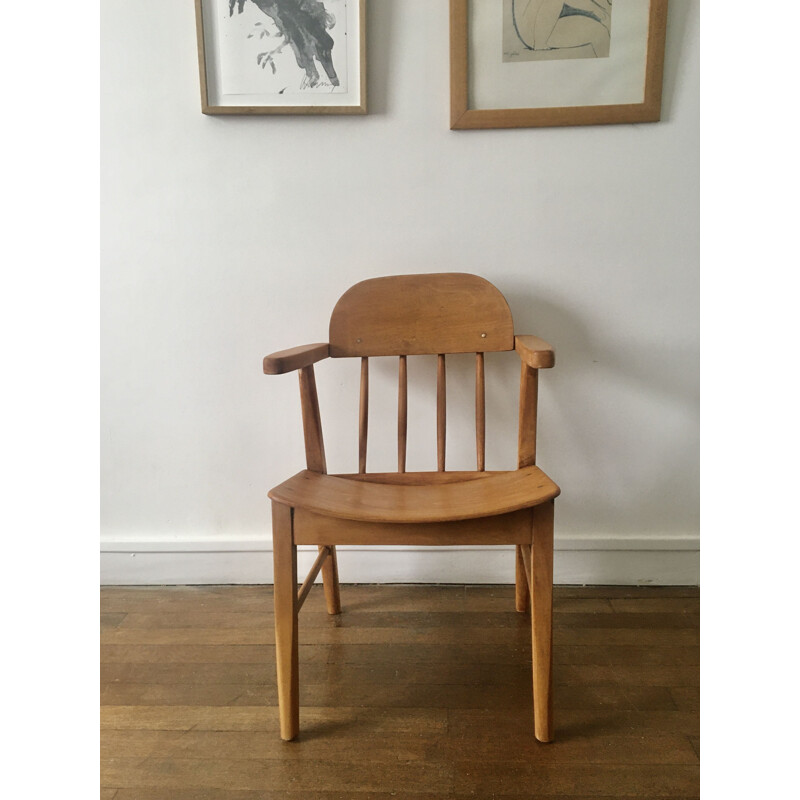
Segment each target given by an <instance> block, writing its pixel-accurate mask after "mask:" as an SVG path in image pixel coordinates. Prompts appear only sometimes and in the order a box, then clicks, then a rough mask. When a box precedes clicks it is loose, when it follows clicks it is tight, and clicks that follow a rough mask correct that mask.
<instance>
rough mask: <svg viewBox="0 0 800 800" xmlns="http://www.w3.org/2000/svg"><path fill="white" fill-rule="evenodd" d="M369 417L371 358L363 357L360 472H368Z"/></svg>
mask: <svg viewBox="0 0 800 800" xmlns="http://www.w3.org/2000/svg"><path fill="white" fill-rule="evenodd" d="M368 416H369V358H367V356H362V357H361V394H360V397H359V402H358V471H359V472H360V473H361V472H366V471H367V418H368Z"/></svg>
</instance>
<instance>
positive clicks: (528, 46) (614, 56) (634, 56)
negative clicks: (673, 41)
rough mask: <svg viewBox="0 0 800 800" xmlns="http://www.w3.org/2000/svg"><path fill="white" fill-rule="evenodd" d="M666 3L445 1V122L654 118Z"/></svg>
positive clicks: (463, 125) (481, 124)
mask: <svg viewBox="0 0 800 800" xmlns="http://www.w3.org/2000/svg"><path fill="white" fill-rule="evenodd" d="M666 24H667V0H616V3H615V4H614V7H613V11H612V0H576V1H575V2H568V3H567V2H561V1H560V0H450V128H451V129H452V130H464V129H485V128H528V127H550V126H568V125H605V124H612V123H626V122H657V121H658V120H659V119H660V117H661V85H662V75H663V69H664V44H665V38H666Z"/></svg>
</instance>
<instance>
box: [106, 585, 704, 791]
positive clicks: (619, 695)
mask: <svg viewBox="0 0 800 800" xmlns="http://www.w3.org/2000/svg"><path fill="white" fill-rule="evenodd" d="M293 588H294V587H293ZM342 592H343V600H344V605H345V609H346V610H347V612H348V613H347V614H346V615H344V616H342V617H329V616H328V615H327V613H326V606H325V598H324V593H323V591H322V588H321V587H315V588H314V589H312V590H311V592H310V594H309V595H308V599H307V602H306V606H305V608H304V610H303V618H302V626H305V627H306V629H307V632H310V633H312V634H313V635H312V636H311V637H310V638H311V639H317V640H318V643H317V644H305V643H304V644H301V646H300V647H299V650H298V660H299V665H300V668H301V669H302V670H303V676H304V677H303V697H302V700H303V705H302V706H301V708H300V716H301V721H302V728H301V732H300V734H299V736H298V737H297V741H296V742H295V743H292V744H287V743H285V742H281V740H280V738H279V736H278V725H279V717H278V708H277V681H276V675H275V670H274V666H273V663H274V662H273V655H274V646H273V645H272V644H262V645H247V644H228V645H225V644H215V643H214V642H216V641H217V640H218V639H220V638H224V637H220V636H219V634H220V633H227V632H233V633H236V631H237V630H238V631H239V632H242V631H244V632H246V631H253V632H257V633H258V634H259V635H260V636H262V638H269V636H268V635H269V628H268V626H269V624H270V622H271V619H272V615H271V614H270V613H269V609H270V608H271V605H272V603H271V599H272V596H273V590H272V587H268V586H261V587H250V586H239V587H236V586H229V587H154V588H151V587H136V588H133V587H107V588H104V589H103V590H102V592H101V612H102V613H103V614H106V615H111V614H113V615H116V616H117V617H119V616H120V615H125V618H123V619H121V620H118V621H119V622H120V626H121V627H116V626H114V627H106V628H104V629H103V630H102V631H101V658H102V661H101V702H102V706H101V710H100V712H101V713H100V722H101V783H102V794H101V797H108V798H114V800H133V799H134V798H136V800H212V799H213V800H278V799H280V800H301V798H302V800H322V798H324V800H350V799H351V798H352V797H356V796H357V797H359V798H363V800H370V799H371V800H390V798H393V799H394V800H397V798H400V799H401V800H433V798H440V797H451V798H456V799H457V800H466V798H467V797H491V796H493V795H494V796H500V797H503V798H506V800H515V799H516V800H521V798H524V797H531V796H546V797H549V798H552V800H577V798H582V800H588V798H590V797H591V798H592V800H610V799H611V798H615V800H616V799H617V798H633V797H637V798H649V797H659V798H673V800H674V799H676V798H697V797H699V775H698V766H699V757H698V754H697V750H696V747H697V743H698V736H699V712H698V710H697V708H698V706H697V696H698V695H697V684H698V680H699V666H698V664H699V649H698V647H697V645H696V642H695V644H676V643H675V642H674V641H671V639H672V638H673V637H674V636H676V635H679V636H681V637H683V636H684V635H686V634H692V635H693V637H694V638H695V640H696V637H697V630H698V625H699V619H698V615H697V606H698V590H697V589H696V588H694V589H693V588H691V587H674V588H672V587H670V588H666V587H665V588H663V589H659V588H652V587H651V588H641V587H599V588H595V587H555V588H554V591H553V609H554V614H553V617H554V621H555V625H554V638H555V639H556V643H555V645H554V648H553V655H554V666H553V680H554V683H555V685H556V686H557V691H556V692H555V694H554V695H553V699H554V706H555V709H554V710H555V712H556V714H557V720H558V728H557V737H556V739H555V741H553V742H552V743H550V744H547V745H542V744H539V743H538V742H536V740H535V739H534V738H533V735H532V734H533V723H532V721H531V717H530V700H531V677H530V675H531V673H530V659H531V622H530V620H529V619H528V618H527V617H526V615H524V614H519V613H517V612H516V611H515V609H514V597H515V588H514V586H513V585H506V586H468V587H465V586H455V585H454V586H387V585H382V586H343V587H342ZM618 601H619V602H620V603H621V605H620V608H619V609H618V610H617V609H615V608H614V605H615V604H616V603H617V602H618ZM675 601H677V602H675ZM240 603H241V605H240ZM239 609H240V610H239ZM164 614H166V615H168V616H167V618H166V619H163V618H162V615H164ZM204 614H205V615H207V622H208V624H209V625H212V626H214V627H206V628H203V627H201V626H200V622H201V620H202V617H203V615H204ZM254 614H255V615H256V617H257V619H256V622H257V627H255V628H253V627H245V626H246V624H247V623H246V622H245V620H246V618H247V617H249V616H252V615H254ZM382 617H383V618H384V619H383V623H384V627H382V628H378V627H376V626H377V625H379V624H380V623H381V618H382ZM237 618H241V622H237ZM618 618H619V619H618ZM345 620H346V623H347V624H348V625H350V627H341V626H342V623H343V622H344V621H345ZM126 622H129V623H130V624H132V625H134V626H135V627H131V628H127V629H126V628H125V627H124V625H125V624H126ZM159 624H161V625H162V627H160V628H153V627H145V626H153V625H159ZM164 624H167V625H168V627H163V626H164ZM686 624H688V625H689V626H690V627H683V626H684V625H686ZM231 625H233V626H239V627H238V628H237V627H234V628H231V627H230V626H231ZM302 626H301V627H302ZM181 631H192V632H193V634H192V635H193V637H194V638H195V640H196V641H195V643H194V644H180V643H178V642H176V641H175V638H178V639H180V638H181V634H180V632H181ZM559 631H561V632H562V633H567V634H569V635H570V636H571V637H573V640H572V641H571V642H570V643H563V644H560V643H559V642H558V636H557V634H558V633H559ZM125 633H128V634H131V633H137V634H140V635H144V638H147V634H148V633H154V634H160V633H164V634H167V637H166V639H165V640H164V642H163V643H162V644H160V645H153V644H125V645H122V644H117V643H115V642H116V639H117V637H119V635H120V634H125ZM343 634H344V635H343ZM594 634H597V636H598V638H599V639H600V640H601V641H594V639H595V637H594ZM634 634H635V637H634V638H636V639H638V640H639V642H640V643H638V644H637V643H630V642H628V641H618V640H617V639H616V638H615V637H616V635H623V636H624V637H625V638H626V639H627V638H628V637H631V636H633V635H634ZM573 635H574V636H573ZM359 642H360V643H359ZM380 642H382V644H381V646H380V647H376V646H375V644H376V643H380ZM478 754H479V757H477V755H478Z"/></svg>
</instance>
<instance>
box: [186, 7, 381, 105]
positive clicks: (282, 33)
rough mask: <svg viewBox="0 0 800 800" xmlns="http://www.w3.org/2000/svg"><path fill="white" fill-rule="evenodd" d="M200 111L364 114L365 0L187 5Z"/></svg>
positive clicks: (365, 102) (365, 103)
mask: <svg viewBox="0 0 800 800" xmlns="http://www.w3.org/2000/svg"><path fill="white" fill-rule="evenodd" d="M195 15H196V22H197V51H198V60H199V67H200V102H201V110H202V112H203V114H334V115H338V114H366V113H367V101H366V25H365V16H366V0H195Z"/></svg>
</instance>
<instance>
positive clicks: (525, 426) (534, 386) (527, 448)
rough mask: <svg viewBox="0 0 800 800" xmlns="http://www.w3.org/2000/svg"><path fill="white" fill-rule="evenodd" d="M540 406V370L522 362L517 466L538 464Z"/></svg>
mask: <svg viewBox="0 0 800 800" xmlns="http://www.w3.org/2000/svg"><path fill="white" fill-rule="evenodd" d="M538 406H539V370H538V369H533V367H529V366H528V365H527V364H526V363H525V362H524V361H523V362H522V371H521V373H520V379H519V439H518V442H519V447H518V451H517V466H518V467H520V468H522V467H530V466H533V465H534V464H535V463H536V414H537V411H538Z"/></svg>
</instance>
